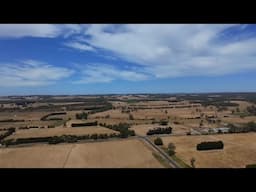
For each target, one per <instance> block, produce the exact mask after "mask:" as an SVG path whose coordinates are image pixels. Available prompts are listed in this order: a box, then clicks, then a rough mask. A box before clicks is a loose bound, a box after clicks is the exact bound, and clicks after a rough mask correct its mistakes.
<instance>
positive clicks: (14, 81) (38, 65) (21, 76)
mask: <svg viewBox="0 0 256 192" xmlns="http://www.w3.org/2000/svg"><path fill="white" fill-rule="evenodd" d="M73 72H74V71H73V70H70V69H67V68H64V67H56V66H53V65H49V64H47V63H44V62H41V61H35V60H25V61H21V62H19V63H15V64H10V63H1V64H0V86H1V87H6V86H7V87H20V86H41V85H48V84H52V83H55V81H57V80H60V79H62V78H66V77H69V76H70V75H71V74H72V73H73Z"/></svg>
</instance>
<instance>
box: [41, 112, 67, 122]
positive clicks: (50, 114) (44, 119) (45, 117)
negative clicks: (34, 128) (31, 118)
mask: <svg viewBox="0 0 256 192" xmlns="http://www.w3.org/2000/svg"><path fill="white" fill-rule="evenodd" d="M66 114H67V113H66V112H59V113H49V114H47V115H45V116H43V117H42V118H41V119H40V120H41V121H47V120H53V118H52V119H47V118H48V117H50V116H53V115H66ZM61 120H62V119H61Z"/></svg>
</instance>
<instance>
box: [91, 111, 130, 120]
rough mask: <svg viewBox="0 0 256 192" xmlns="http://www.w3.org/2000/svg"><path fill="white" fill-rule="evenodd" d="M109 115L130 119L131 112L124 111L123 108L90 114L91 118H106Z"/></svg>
mask: <svg viewBox="0 0 256 192" xmlns="http://www.w3.org/2000/svg"><path fill="white" fill-rule="evenodd" d="M108 115H109V118H113V119H128V118H129V114H127V113H122V112H121V110H118V109H116V110H107V111H104V112H99V113H95V114H92V115H89V119H93V118H105V117H106V116H108Z"/></svg>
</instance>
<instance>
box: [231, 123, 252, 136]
mask: <svg viewBox="0 0 256 192" xmlns="http://www.w3.org/2000/svg"><path fill="white" fill-rule="evenodd" d="M227 127H229V128H230V129H229V132H230V133H248V132H256V123H255V122H253V121H251V122H248V123H246V124H245V125H244V126H241V127H238V126H235V125H234V124H231V123H230V124H228V125H227Z"/></svg>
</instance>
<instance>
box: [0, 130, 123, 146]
mask: <svg viewBox="0 0 256 192" xmlns="http://www.w3.org/2000/svg"><path fill="white" fill-rule="evenodd" d="M118 137H121V135H120V134H117V133H111V134H106V133H100V134H97V133H94V134H91V135H89V134H87V135H61V136H52V137H32V138H18V139H16V140H14V139H6V140H3V141H1V144H3V145H6V146H8V145H18V144H26V143H40V142H48V144H58V143H74V142H77V141H80V140H97V139H108V138H118Z"/></svg>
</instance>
